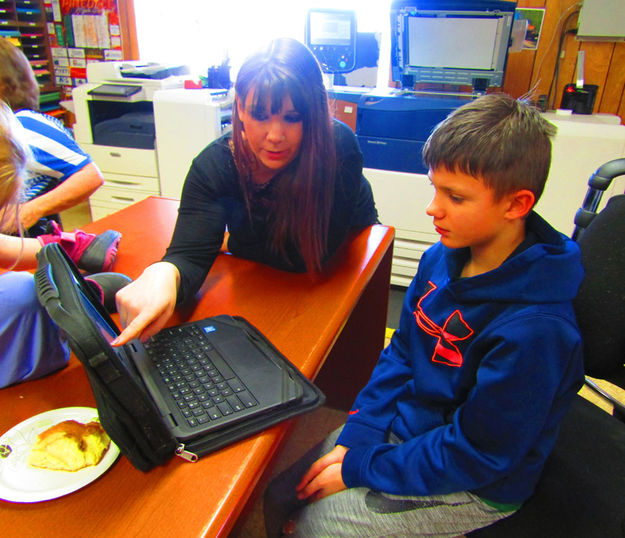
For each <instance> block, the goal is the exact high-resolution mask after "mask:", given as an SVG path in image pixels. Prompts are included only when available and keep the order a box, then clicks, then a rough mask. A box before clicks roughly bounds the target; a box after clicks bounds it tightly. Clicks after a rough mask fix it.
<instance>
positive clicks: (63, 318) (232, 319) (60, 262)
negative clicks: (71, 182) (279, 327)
mask: <svg viewBox="0 0 625 538" xmlns="http://www.w3.org/2000/svg"><path fill="white" fill-rule="evenodd" d="M37 257H38V268H37V271H36V273H35V282H36V287H37V295H38V297H39V300H40V302H41V304H42V305H43V306H44V308H45V309H46V310H47V312H48V313H49V315H50V317H51V318H52V319H53V320H54V321H55V322H56V323H57V325H58V326H59V327H60V328H61V330H62V331H63V333H64V334H65V335H66V337H67V339H68V342H69V345H70V347H71V349H72V351H73V352H74V353H75V355H76V357H77V358H78V359H79V360H80V361H81V363H82V364H83V366H84V368H85V370H86V373H87V376H88V379H89V382H90V384H91V388H92V390H93V394H94V396H95V400H96V405H97V408H98V414H99V417H100V422H101V424H102V426H103V427H104V429H105V430H106V432H107V433H108V434H109V436H110V437H111V439H112V440H113V441H114V442H115V444H116V445H117V446H118V447H119V449H120V451H121V452H122V453H123V454H124V455H125V456H126V457H127V458H128V459H129V460H130V462H131V463H132V464H133V465H134V466H135V467H136V468H137V469H140V470H142V471H148V470H149V469H151V468H153V467H154V466H156V465H160V464H163V463H164V462H166V461H168V460H169V459H170V458H171V457H172V456H174V455H178V456H180V457H182V458H184V459H186V460H188V461H196V460H197V459H198V458H199V457H200V456H202V455H205V454H207V453H210V452H213V451H215V450H217V449H219V448H221V447H223V446H225V445H228V444H230V443H233V442H235V441H237V440H239V439H242V438H245V437H248V436H250V435H252V434H254V433H257V432H259V431H261V430H263V429H265V428H268V427H270V426H272V425H274V424H277V423H278V422H281V421H283V420H285V419H288V418H291V417H294V416H297V415H299V414H302V413H305V412H307V411H310V410H313V409H315V408H317V407H318V406H320V405H322V404H323V402H324V399H325V398H324V396H323V394H322V393H321V391H320V390H319V389H318V388H317V387H316V386H315V385H314V384H313V383H311V382H310V381H309V380H308V379H306V377H304V376H303V375H302V374H301V372H300V371H299V370H298V369H297V368H296V367H295V366H294V365H293V364H291V363H290V362H289V361H288V360H287V359H286V357H284V356H283V355H282V354H281V353H280V352H279V351H278V350H277V349H276V348H275V347H274V346H273V345H272V344H271V342H269V340H268V339H267V338H266V337H265V336H264V335H263V334H262V333H260V331H258V330H257V329H256V328H255V327H254V326H252V325H251V324H250V323H249V322H248V321H246V320H245V319H243V318H242V317H238V316H226V315H222V316H215V317H212V318H207V319H206V320H202V321H206V322H209V323H210V325H211V327H217V328H219V329H220V330H221V329H224V331H223V332H227V333H228V334H229V335H230V338H232V337H233V334H234V337H235V338H241V339H247V341H248V343H251V344H253V346H254V347H255V348H256V349H257V351H258V356H259V361H262V360H265V361H266V360H269V361H271V362H272V363H274V364H276V365H279V367H280V370H282V375H283V376H284V379H286V380H288V385H289V387H290V389H289V390H290V391H292V390H293V386H296V387H297V392H298V397H297V398H296V399H295V400H293V401H289V402H288V403H286V404H285V405H284V406H280V407H278V408H275V409H271V410H268V411H266V412H264V413H262V414H257V415H251V416H246V417H245V418H243V419H241V420H239V421H238V422H234V423H232V424H227V425H224V426H223V427H220V428H219V429H217V430H215V431H212V432H209V433H206V434H202V435H199V436H197V437H191V438H186V439H185V440H181V439H180V438H178V437H176V436H175V435H174V434H173V432H172V427H171V424H169V423H168V422H167V421H166V420H165V419H164V417H163V416H162V414H161V412H160V411H159V408H158V406H157V405H156V403H155V401H154V398H153V396H152V395H151V394H150V392H149V391H148V389H147V388H146V385H145V383H144V381H143V378H142V377H141V375H140V374H139V372H138V370H137V369H136V367H135V365H134V364H132V363H131V361H127V360H120V354H119V353H118V352H116V351H115V350H114V349H113V348H112V347H111V346H110V345H109V343H108V339H107V338H105V335H103V330H102V328H101V327H98V325H97V324H96V323H94V322H93V318H94V316H99V318H98V319H99V320H100V322H101V321H102V320H104V322H105V323H106V324H107V325H108V327H107V328H106V330H107V331H108V332H111V333H113V334H119V329H118V328H117V326H116V325H115V323H114V322H113V320H112V319H111V318H110V316H109V315H108V313H107V312H106V310H105V309H104V307H103V306H102V305H101V303H100V300H99V298H98V297H96V296H95V293H94V292H93V290H92V288H91V286H89V285H88V284H87V283H86V282H85V280H84V279H83V277H82V275H81V274H80V272H79V271H78V269H77V268H76V266H75V265H74V264H73V262H72V261H71V260H70V259H69V258H68V257H67V255H66V254H65V252H64V251H63V249H62V248H61V247H60V246H59V245H58V244H54V243H52V244H49V245H46V246H45V247H43V248H42V249H41V250H40V251H39V253H38V255H37ZM85 299H87V300H85ZM92 309H96V310H97V313H94V312H93V311H90V310H92ZM194 323H198V322H192V323H190V324H183V325H180V326H179V327H184V326H185V325H191V324H194ZM248 343H246V344H245V345H246V346H248V347H249V345H248ZM127 345H128V346H130V345H133V343H132V342H130V343H129V344H127ZM259 371H260V369H259ZM259 375H261V374H259Z"/></svg>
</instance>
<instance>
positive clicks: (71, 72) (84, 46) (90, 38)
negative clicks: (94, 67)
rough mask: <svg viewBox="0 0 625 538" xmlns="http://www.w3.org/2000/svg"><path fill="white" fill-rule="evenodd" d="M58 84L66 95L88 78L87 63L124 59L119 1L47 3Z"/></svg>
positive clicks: (77, 0) (55, 1) (73, 0)
mask: <svg viewBox="0 0 625 538" xmlns="http://www.w3.org/2000/svg"><path fill="white" fill-rule="evenodd" d="M45 6H46V12H47V17H48V34H49V38H50V45H51V48H52V57H53V62H54V68H55V77H56V83H57V85H58V86H59V87H61V93H62V95H63V97H64V98H70V97H71V91H72V88H73V87H74V86H77V85H79V84H82V83H84V82H86V80H87V64H88V63H90V62H102V61H105V60H121V59H122V57H123V56H122V41H121V34H120V25H119V12H118V8H117V0H50V1H46V2H45Z"/></svg>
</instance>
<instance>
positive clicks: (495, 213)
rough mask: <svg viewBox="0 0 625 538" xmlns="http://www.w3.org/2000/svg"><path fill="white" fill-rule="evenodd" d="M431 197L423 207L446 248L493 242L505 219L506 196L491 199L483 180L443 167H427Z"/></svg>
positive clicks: (488, 189)
mask: <svg viewBox="0 0 625 538" xmlns="http://www.w3.org/2000/svg"><path fill="white" fill-rule="evenodd" d="M428 177H429V178H430V181H431V182H432V185H433V186H434V189H435V192H434V198H432V201H431V202H430V204H429V205H428V207H427V208H426V213H427V214H428V215H430V216H431V217H432V218H433V221H434V227H435V229H436V231H437V232H438V233H439V234H440V236H441V243H443V245H445V246H446V247H449V248H462V247H471V248H480V249H481V248H488V247H489V246H497V245H498V241H497V240H498V238H499V237H500V235H501V233H502V232H503V229H504V225H505V223H506V221H507V219H506V217H505V215H506V213H507V211H508V209H509V207H510V200H509V198H510V197H509V196H504V197H503V198H502V199H501V200H497V201H496V200H495V196H494V191H493V190H492V189H491V188H489V187H487V186H486V185H485V184H484V182H483V181H482V180H481V179H479V178H475V177H473V176H470V175H468V174H464V173H463V172H459V171H449V170H447V169H446V168H444V167H441V168H438V169H436V170H430V171H429V173H428Z"/></svg>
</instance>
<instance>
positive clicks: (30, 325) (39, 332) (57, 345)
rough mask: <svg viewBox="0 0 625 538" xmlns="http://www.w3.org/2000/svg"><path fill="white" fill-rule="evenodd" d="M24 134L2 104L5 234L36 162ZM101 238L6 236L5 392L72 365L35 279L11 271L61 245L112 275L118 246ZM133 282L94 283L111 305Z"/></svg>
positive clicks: (1, 336) (0, 282) (0, 286)
mask: <svg viewBox="0 0 625 538" xmlns="http://www.w3.org/2000/svg"><path fill="white" fill-rule="evenodd" d="M21 134H22V129H21V126H20V124H19V122H18V121H17V120H16V118H15V117H14V116H13V113H12V112H11V110H10V109H9V107H8V106H6V105H5V104H4V103H3V102H2V101H0V230H4V226H5V224H6V222H19V219H18V217H19V211H18V207H19V206H18V204H17V202H16V201H17V199H18V198H19V197H20V193H21V188H22V178H23V176H24V175H25V170H26V168H27V165H28V161H29V158H30V153H29V150H28V146H26V144H24V143H23V142H22V136H21ZM114 233H115V234H117V232H114ZM117 236H119V234H117ZM101 237H102V236H94V235H93V234H88V233H85V232H82V231H76V232H74V233H65V232H62V233H61V232H60V231H58V230H57V232H55V234H50V235H45V236H40V237H38V238H21V237H14V236H8V235H4V234H1V233H0V269H4V270H8V271H5V272H3V271H1V270H0V388H3V387H6V386H8V385H11V384H14V383H19V382H22V381H27V380H29V379H36V378H38V377H42V376H44V375H46V374H48V373H51V372H53V371H55V370H58V369H59V368H62V367H64V366H65V365H66V364H67V361H68V360H69V348H68V346H67V343H66V341H65V339H64V338H63V337H62V336H61V334H60V333H59V329H58V327H57V326H56V325H55V324H54V322H53V321H52V320H51V319H50V317H49V316H48V315H47V313H46V311H45V310H44V309H43V308H42V307H41V305H40V304H39V301H38V299H37V294H36V290H35V281H34V279H33V275H32V274H31V273H27V272H20V271H11V270H12V269H16V268H23V269H34V268H35V267H36V266H37V258H36V254H37V252H38V251H39V250H40V249H41V247H42V245H44V244H47V243H50V242H56V243H60V244H61V246H62V247H63V248H64V249H65V251H66V252H67V253H68V254H69V256H70V257H71V258H72V259H73V260H74V261H75V262H77V263H78V264H79V265H82V266H83V267H84V266H85V265H86V266H88V267H91V268H96V269H99V270H103V269H106V270H108V269H109V268H110V266H111V265H112V264H113V262H114V261H115V256H116V253H117V250H116V244H117V243H115V248H112V247H111V246H110V242H109V241H108V239H107V240H105V241H104V243H103V242H102V241H100V238H101ZM117 241H119V237H117ZM87 262H88V263H87ZM129 280H130V279H129V278H128V277H126V276H125V275H120V274H117V273H102V274H99V275H92V276H91V277H89V281H90V282H91V283H92V285H93V286H94V288H95V290H96V292H99V293H100V297H101V298H102V299H103V300H105V299H106V302H107V303H110V302H111V301H110V299H111V298H112V297H113V296H114V293H115V292H116V291H117V290H119V289H120V287H121V286H122V285H125V284H127V283H128V281H129ZM112 306H113V305H111V304H109V308H112Z"/></svg>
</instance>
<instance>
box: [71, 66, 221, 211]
mask: <svg viewBox="0 0 625 538" xmlns="http://www.w3.org/2000/svg"><path fill="white" fill-rule="evenodd" d="M187 73H188V70H187V68H186V67H184V66H182V67H181V66H173V67H167V66H164V65H161V64H158V63H145V62H138V61H113V62H95V63H89V64H87V83H86V84H82V85H80V86H77V87H76V88H74V89H73V91H72V98H73V102H74V113H75V116H76V123H75V125H74V135H75V138H76V141H77V142H78V144H79V145H80V146H81V147H82V148H83V149H84V150H85V151H86V152H87V153H89V154H90V155H91V156H92V158H93V160H94V162H95V163H96V164H97V165H98V167H99V168H100V170H101V171H102V174H103V176H104V180H105V183H104V185H103V186H102V187H101V188H100V189H98V191H96V192H95V193H94V194H93V195H92V196H91V198H90V205H91V213H92V217H93V218H100V217H102V216H105V215H107V214H109V213H112V212H114V211H116V210H118V209H121V208H122V207H124V206H126V205H129V204H131V203H134V202H136V201H139V200H140V199H142V198H145V197H146V196H150V195H162V196H168V197H172V198H179V197H180V192H181V190H182V184H183V182H184V179H185V177H186V174H187V171H188V169H189V166H190V164H191V161H192V160H193V158H194V157H195V156H196V155H197V154H198V153H199V152H200V151H201V150H202V149H204V147H206V146H207V145H208V144H209V143H210V142H212V141H213V140H215V139H216V138H218V137H219V136H221V135H222V134H223V133H224V132H225V131H226V130H227V129H229V127H230V122H231V118H232V103H233V92H232V91H231V90H223V89H204V88H202V89H185V88H184V81H185V79H186V78H187V77H186V76H185V75H186V74H187Z"/></svg>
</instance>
